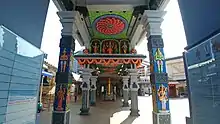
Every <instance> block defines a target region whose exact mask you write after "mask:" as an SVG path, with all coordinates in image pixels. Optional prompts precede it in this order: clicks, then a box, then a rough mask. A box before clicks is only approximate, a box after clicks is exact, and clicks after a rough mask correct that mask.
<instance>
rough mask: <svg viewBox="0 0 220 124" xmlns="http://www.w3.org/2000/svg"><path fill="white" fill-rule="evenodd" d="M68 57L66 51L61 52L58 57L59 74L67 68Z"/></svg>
mask: <svg viewBox="0 0 220 124" xmlns="http://www.w3.org/2000/svg"><path fill="white" fill-rule="evenodd" d="M67 61H68V55H67V54H66V49H64V50H63V53H62V55H61V56H60V72H65V71H66V67H67Z"/></svg>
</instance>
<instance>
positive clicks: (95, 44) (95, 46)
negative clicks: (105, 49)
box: [92, 42, 99, 53]
mask: <svg viewBox="0 0 220 124" xmlns="http://www.w3.org/2000/svg"><path fill="white" fill-rule="evenodd" d="M92 47H93V52H94V53H98V50H99V45H98V43H97V42H95V43H94V45H93V46H92Z"/></svg>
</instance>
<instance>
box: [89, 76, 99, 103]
mask: <svg viewBox="0 0 220 124" xmlns="http://www.w3.org/2000/svg"><path fill="white" fill-rule="evenodd" d="M97 78H98V76H92V77H91V95H90V96H91V99H90V105H91V106H95V105H96V89H97V86H96V81H97Z"/></svg>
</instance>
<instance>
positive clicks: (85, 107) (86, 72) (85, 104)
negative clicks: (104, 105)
mask: <svg viewBox="0 0 220 124" xmlns="http://www.w3.org/2000/svg"><path fill="white" fill-rule="evenodd" d="M90 78H91V69H88V68H84V69H83V74H82V80H83V83H82V85H81V88H82V108H81V109H80V111H81V112H80V115H89V109H90V108H89V92H90Z"/></svg>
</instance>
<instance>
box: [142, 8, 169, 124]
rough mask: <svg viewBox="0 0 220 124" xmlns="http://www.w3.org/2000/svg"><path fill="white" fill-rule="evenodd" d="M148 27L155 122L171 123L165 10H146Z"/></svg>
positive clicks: (155, 123)
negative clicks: (163, 34)
mask: <svg viewBox="0 0 220 124" xmlns="http://www.w3.org/2000/svg"><path fill="white" fill-rule="evenodd" d="M144 14H146V15H147V21H146V28H147V39H148V50H149V57H150V72H151V75H150V80H151V87H152V100H153V124H170V123H171V117H170V109H169V98H168V88H169V87H168V76H167V73H166V62H165V57H164V50H163V47H164V43H163V39H162V30H161V28H160V26H161V23H162V21H163V16H164V15H165V12H164V11H159V10H146V11H145V12H144Z"/></svg>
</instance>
